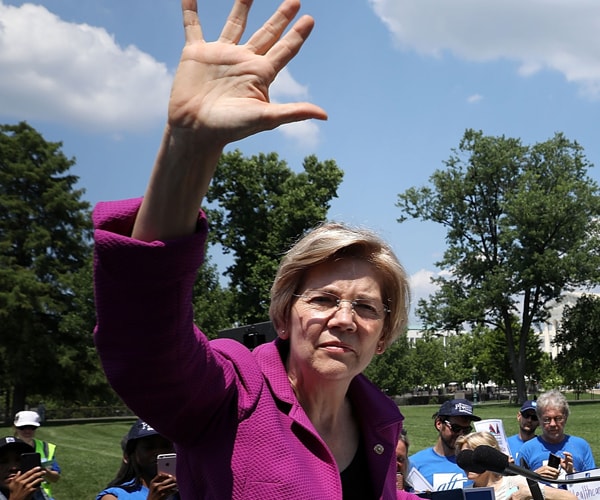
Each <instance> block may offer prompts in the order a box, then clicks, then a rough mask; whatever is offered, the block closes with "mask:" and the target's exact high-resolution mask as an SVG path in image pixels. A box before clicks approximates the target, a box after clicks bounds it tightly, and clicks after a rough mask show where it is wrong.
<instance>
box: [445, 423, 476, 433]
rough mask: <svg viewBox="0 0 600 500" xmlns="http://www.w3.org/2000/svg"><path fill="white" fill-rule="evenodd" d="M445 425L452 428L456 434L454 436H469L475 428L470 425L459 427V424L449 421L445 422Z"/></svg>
mask: <svg viewBox="0 0 600 500" xmlns="http://www.w3.org/2000/svg"><path fill="white" fill-rule="evenodd" d="M444 423H445V424H446V425H447V426H448V427H450V430H451V431H452V432H453V433H454V434H461V433H462V434H468V433H469V432H471V431H472V430H473V427H471V426H470V425H467V426H466V427H465V426H462V425H458V424H453V423H451V422H448V420H444Z"/></svg>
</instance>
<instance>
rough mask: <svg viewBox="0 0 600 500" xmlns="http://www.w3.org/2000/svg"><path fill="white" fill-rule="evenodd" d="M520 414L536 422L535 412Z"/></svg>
mask: <svg viewBox="0 0 600 500" xmlns="http://www.w3.org/2000/svg"><path fill="white" fill-rule="evenodd" d="M521 416H522V417H523V418H526V419H530V420H534V421H536V422H537V419H538V417H537V415H536V414H535V413H521Z"/></svg>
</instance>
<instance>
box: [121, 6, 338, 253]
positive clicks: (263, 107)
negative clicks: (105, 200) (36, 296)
mask: <svg viewBox="0 0 600 500" xmlns="http://www.w3.org/2000/svg"><path fill="white" fill-rule="evenodd" d="M181 4H182V11H183V25H184V30H185V46H184V48H183V52H182V54H181V60H180V62H179V67H178V69H177V72H176V74H175V79H174V82H173V87H172V90H171V97H170V101H169V111H168V121H167V125H166V127H165V132H164V135H163V139H162V143H161V146H160V149H159V152H158V155H157V158H156V162H155V164H154V168H153V171H152V175H151V177H150V181H149V184H148V187H147V190H146V194H145V197H144V201H143V203H142V206H141V208H140V212H139V214H138V217H137V219H136V223H135V226H134V229H133V234H132V236H133V237H134V238H137V239H140V240H144V241H153V240H157V239H160V240H165V239H169V238H175V237H178V236H183V235H186V234H189V233H191V232H193V231H194V229H195V225H196V221H197V215H198V209H199V207H200V204H201V202H202V199H203V198H204V196H205V195H206V192H207V190H208V186H209V184H210V180H211V179H212V176H213V174H214V171H215V168H216V165H217V162H218V159H219V156H220V155H221V152H222V150H223V148H224V147H225V146H226V145H227V144H228V143H231V142H234V141H237V140H240V139H243V138H245V137H248V136H250V135H253V134H255V133H257V132H262V131H264V130H270V129H273V128H276V127H278V126H279V125H282V124H284V123H290V122H296V121H300V120H306V119H310V118H318V119H326V118H327V115H326V113H325V111H323V109H321V108H320V107H318V106H315V105H313V104H311V103H305V102H303V103H288V104H274V103H271V102H269V86H270V85H271V83H272V82H273V81H274V79H275V77H276V76H277V74H278V73H279V71H281V70H282V69H283V68H284V67H285V65H286V64H287V63H288V62H289V61H290V60H291V59H292V58H293V57H294V56H295V55H296V54H297V53H298V51H299V50H300V48H301V47H302V44H303V43H304V41H305V40H306V39H307V38H308V36H309V34H310V32H311V30H312V28H313V25H314V21H313V19H312V18H311V17H310V16H302V17H301V18H300V19H298V21H296V22H295V23H294V24H293V25H292V27H291V28H290V29H289V30H288V31H287V32H286V33H285V35H284V34H283V33H284V31H285V30H286V29H287V27H288V26H289V25H290V23H291V22H292V20H293V18H294V17H295V16H296V14H297V13H298V10H299V9H300V1H299V0H284V1H283V3H282V4H281V5H280V6H279V8H278V9H277V11H276V12H275V13H274V14H273V15H272V16H271V18H270V19H269V20H268V21H267V22H266V23H265V24H264V25H263V26H262V27H261V28H260V29H259V30H258V31H256V33H254V34H253V35H252V36H251V37H250V39H249V40H248V42H247V43H246V44H245V45H239V41H240V39H241V37H242V35H243V33H244V29H245V26H246V21H247V18H248V12H249V10H250V6H251V4H252V1H251V0H235V2H234V5H233V8H232V9H231V12H230V14H229V16H228V18H227V21H226V23H225V26H224V27H223V30H222V32H221V35H220V36H219V39H218V40H217V41H216V42H210V43H209V42H207V41H205V40H204V37H203V34H202V27H201V25H200V21H199V18H198V13H197V5H196V1H195V0H182V2H181Z"/></svg>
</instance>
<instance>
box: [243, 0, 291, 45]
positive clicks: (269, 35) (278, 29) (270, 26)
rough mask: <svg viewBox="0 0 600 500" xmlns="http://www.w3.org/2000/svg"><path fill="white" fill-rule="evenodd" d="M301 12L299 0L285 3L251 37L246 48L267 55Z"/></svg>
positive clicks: (288, 0) (289, 0)
mask: <svg viewBox="0 0 600 500" xmlns="http://www.w3.org/2000/svg"><path fill="white" fill-rule="evenodd" d="M299 10H300V2H299V1H298V0H287V1H284V2H283V3H282V4H281V5H280V6H279V8H278V9H277V11H276V12H275V14H273V15H272V16H271V18H270V19H269V20H268V21H267V22H266V23H265V24H263V26H262V28H260V29H259V30H258V31H257V32H256V33H254V34H253V35H252V36H251V37H250V40H248V43H247V44H246V46H247V47H248V48H249V49H250V50H252V51H253V52H255V53H257V54H265V53H266V52H267V51H268V50H269V49H270V48H271V47H273V46H274V45H275V44H276V43H277V41H278V40H279V38H280V37H281V35H282V34H283V32H284V31H285V29H286V28H287V27H288V25H289V24H290V23H291V22H292V20H293V19H294V17H296V14H298V11H299Z"/></svg>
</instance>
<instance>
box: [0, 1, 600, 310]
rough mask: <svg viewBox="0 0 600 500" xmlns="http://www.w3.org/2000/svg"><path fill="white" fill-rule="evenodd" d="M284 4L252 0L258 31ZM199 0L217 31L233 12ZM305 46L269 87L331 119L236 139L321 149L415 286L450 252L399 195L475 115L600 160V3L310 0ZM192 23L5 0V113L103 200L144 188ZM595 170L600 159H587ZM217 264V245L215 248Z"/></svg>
mask: <svg viewBox="0 0 600 500" xmlns="http://www.w3.org/2000/svg"><path fill="white" fill-rule="evenodd" d="M277 5H278V2H276V1H272V0H255V2H254V6H253V10H252V13H251V18H250V22H249V26H248V30H247V32H248V33H250V32H251V30H252V29H254V28H256V27H257V26H258V25H260V24H262V22H263V21H264V20H265V19H267V18H268V16H269V15H270V13H271V12H272V11H273V10H274V9H275V8H276V6H277ZM229 8H230V3H229V2H227V1H226V0H200V1H199V9H200V18H201V22H202V25H203V30H204V33H205V37H206V38H207V40H212V39H215V38H216V37H217V35H218V33H219V31H220V28H221V26H222V23H223V21H224V19H225V17H226V15H227V12H228V11H229ZM302 13H307V14H311V15H312V16H314V18H315V20H316V26H315V30H314V31H313V34H312V35H311V37H310V39H309V40H308V42H307V43H306V44H305V46H304V48H303V49H302V51H301V52H300V54H299V55H298V57H297V58H296V59H295V60H294V61H292V63H291V64H290V65H289V67H288V68H287V69H286V71H285V72H284V73H283V74H282V75H281V78H279V79H278V80H277V81H276V83H275V86H274V87H273V89H272V94H271V95H272V98H273V100H277V101H280V102H283V101H295V100H310V101H312V102H315V103H316V104H318V105H320V106H322V107H323V108H324V109H325V110H326V111H327V112H328V114H329V120H328V121H327V122H307V123H302V124H295V125H289V126H286V127H283V128H281V129H279V130H277V131H272V132H268V133H264V134H261V135H260V136H257V137H254V138H250V139H247V140H244V141H241V142H238V143H236V144H234V145H233V146H232V147H235V148H239V149H241V150H242V152H243V153H244V154H245V155H252V154H256V153H258V152H270V151H276V152H278V154H279V155H280V157H281V158H283V159H285V160H286V161H287V162H288V163H289V164H290V166H291V167H292V168H294V169H300V168H301V164H302V159H303V158H304V157H305V156H307V155H309V154H316V155H317V157H318V158H320V159H321V160H325V159H334V160H335V161H336V162H337V164H338V165H339V166H340V168H342V169H343V170H344V171H345V178H344V181H343V184H342V186H341V188H340V190H339V193H338V194H339V198H337V199H335V200H334V201H333V204H332V208H331V211H330V218H332V219H336V220H344V221H348V222H352V223H355V224H360V225H367V226H369V227H372V228H374V229H375V230H377V231H378V232H380V233H381V234H382V235H383V236H384V237H385V238H386V239H387V240H388V241H390V242H391V243H392V245H393V246H394V248H395V250H396V252H397V253H398V255H399V257H400V259H401V260H402V262H403V263H404V265H405V267H406V268H407V271H408V273H409V274H410V275H411V281H412V285H413V295H414V297H415V300H414V302H415V303H416V299H418V298H419V297H422V296H426V295H427V294H428V293H429V291H430V290H431V287H430V285H429V284H428V281H429V277H430V276H432V275H434V274H435V273H436V272H438V270H437V269H436V268H435V265H434V263H435V262H436V260H438V259H439V258H440V256H441V254H442V252H443V251H444V233H443V232H442V230H441V229H440V228H438V227H437V226H435V225H433V224H428V223H422V222H417V221H411V222H407V223H403V224H398V223H397V222H396V219H397V218H398V216H399V215H400V212H399V209H398V208H396V207H395V203H396V200H397V195H398V193H400V192H403V191H404V190H406V189H407V188H409V187H413V186H421V185H425V184H427V182H428V179H429V176H430V175H431V174H432V172H433V171H434V170H435V169H438V168H443V161H444V160H446V159H447V158H448V157H449V156H450V154H451V149H452V148H455V147H457V146H458V143H459V141H460V139H461V137H462V135H463V133H464V131H465V129H467V128H474V129H477V130H483V132H484V133H485V134H488V135H506V136H509V137H519V138H521V139H522V140H523V142H524V143H525V144H533V143H535V142H540V141H544V140H546V139H549V138H550V137H552V136H553V135H554V133H555V132H559V131H560V132H564V133H565V134H566V136H567V137H568V138H569V139H572V140H577V141H578V142H579V143H580V144H581V145H582V146H583V147H584V149H585V153H586V156H587V158H588V159H589V160H590V161H591V162H592V163H594V164H599V165H600V140H599V137H598V135H599V134H598V119H599V118H600V44H599V43H598V35H597V33H598V26H600V2H598V1H597V0H529V1H527V2H523V1H522V0H503V1H502V2H482V1H481V0H452V1H444V2H442V1H433V0H351V1H347V2H342V1H339V0H338V1H323V0H306V1H304V2H303V7H302ZM182 44H183V34H182V29H181V15H180V6H179V2H178V1H177V0H162V1H158V0H155V1H148V0H144V1H142V0H93V1H92V0H43V1H37V2H33V3H25V2H21V1H16V0H0V123H16V122H18V121H20V120H26V121H28V122H29V123H30V124H31V125H32V126H34V127H35V128H36V129H38V130H39V131H40V132H41V133H42V134H43V135H44V137H45V138H46V139H47V140H50V141H62V142H63V150H64V152H65V154H67V156H70V157H71V156H72V157H75V158H76V160H77V164H76V166H75V167H74V169H73V173H74V174H76V175H78V176H79V177H80V187H82V188H84V189H85V190H86V194H85V198H86V199H87V200H88V201H89V202H90V203H92V204H94V203H96V202H97V201H100V200H107V199H117V198H125V197H134V196H139V195H141V194H142V193H143V191H144V188H145V185H146V181H147V178H148V174H149V172H150V169H151V167H152V163H153V159H154V155H155V153H156V150H157V148H158V143H159V140H160V136H161V133H162V129H163V125H164V121H165V113H166V105H167V99H168V92H169V88H170V83H171V79H172V75H173V72H174V70H175V68H176V65H177V61H178V58H179V54H180V51H181V47H182ZM590 174H591V176H592V177H593V178H594V179H596V180H600V174H599V173H598V167H596V168H594V169H592V170H591V171H590ZM217 262H218V259H217Z"/></svg>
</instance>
